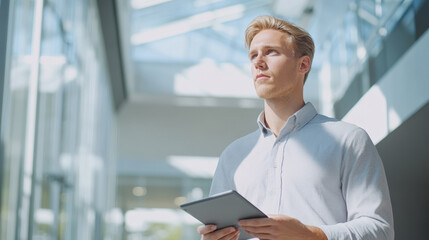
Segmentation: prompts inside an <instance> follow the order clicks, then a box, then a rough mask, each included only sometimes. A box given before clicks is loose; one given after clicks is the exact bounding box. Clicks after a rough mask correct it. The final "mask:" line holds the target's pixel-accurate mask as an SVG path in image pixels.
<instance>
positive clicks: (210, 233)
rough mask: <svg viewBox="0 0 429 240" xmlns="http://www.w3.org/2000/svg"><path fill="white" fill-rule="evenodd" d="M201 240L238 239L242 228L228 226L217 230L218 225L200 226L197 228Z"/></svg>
mask: <svg viewBox="0 0 429 240" xmlns="http://www.w3.org/2000/svg"><path fill="white" fill-rule="evenodd" d="M197 231H198V233H199V234H200V235H201V240H237V239H238V236H239V235H240V230H238V229H237V228H235V227H227V228H224V229H221V230H218V231H216V225H205V226H199V227H198V229H197Z"/></svg>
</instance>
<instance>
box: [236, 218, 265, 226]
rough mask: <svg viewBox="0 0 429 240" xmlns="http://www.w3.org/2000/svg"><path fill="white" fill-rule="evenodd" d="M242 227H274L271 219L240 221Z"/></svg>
mask: <svg viewBox="0 0 429 240" xmlns="http://www.w3.org/2000/svg"><path fill="white" fill-rule="evenodd" d="M238 225H240V227H244V226H251V227H263V226H270V225H272V219H271V218H254V219H245V220H240V221H238Z"/></svg>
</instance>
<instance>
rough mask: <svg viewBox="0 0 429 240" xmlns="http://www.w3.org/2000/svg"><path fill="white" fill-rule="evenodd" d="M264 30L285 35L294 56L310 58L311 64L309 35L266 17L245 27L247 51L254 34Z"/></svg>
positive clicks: (311, 47)
mask: <svg viewBox="0 0 429 240" xmlns="http://www.w3.org/2000/svg"><path fill="white" fill-rule="evenodd" d="M265 29H273V30H278V31H281V32H284V33H287V34H288V35H289V38H290V39H291V40H292V43H293V44H294V46H293V48H294V52H295V56H297V57H302V56H308V57H310V60H311V63H312V62H313V56H314V42H313V39H312V38H311V36H310V34H309V33H308V32H307V31H305V30H304V29H302V28H300V27H298V26H295V25H294V24H292V23H291V22H288V21H286V20H283V19H279V18H276V17H273V16H268V15H264V16H259V17H257V18H255V19H254V20H253V21H252V22H251V23H250V24H249V26H248V27H247V29H246V32H245V37H246V42H245V44H246V48H247V49H249V48H250V44H251V43H252V40H253V38H254V37H255V36H256V34H258V33H259V32H260V31H262V30H265ZM310 69H311V65H310ZM310 69H309V70H308V72H307V73H306V74H305V76H304V83H305V81H306V80H307V77H308V73H309V72H310Z"/></svg>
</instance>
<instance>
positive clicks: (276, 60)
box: [249, 29, 305, 100]
mask: <svg viewBox="0 0 429 240" xmlns="http://www.w3.org/2000/svg"><path fill="white" fill-rule="evenodd" d="M288 37H289V35H287V34H286V33H283V32H280V31H277V30H272V29H267V30H262V31H261V32H259V33H258V34H256V36H255V37H254V38H253V40H252V42H251V44H250V48H249V58H250V61H251V62H252V66H251V69H252V76H253V83H254V85H255V89H256V93H257V94H258V96H259V97H260V98H263V99H266V100H270V99H281V98H285V97H286V98H290V97H293V96H296V95H297V93H299V91H301V92H302V88H303V76H302V72H300V64H301V61H300V59H298V58H296V57H295V53H294V48H293V43H292V42H291V41H290V40H289V39H288ZM304 74H305V73H304Z"/></svg>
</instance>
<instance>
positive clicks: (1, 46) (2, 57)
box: [0, 0, 9, 232]
mask: <svg viewBox="0 0 429 240" xmlns="http://www.w3.org/2000/svg"><path fill="white" fill-rule="evenodd" d="M8 24H9V0H0V32H2V33H6V34H0V126H1V124H2V115H3V114H2V112H3V92H4V82H5V79H6V69H7V67H6V63H7V61H6V59H7V56H8V54H7V38H8V35H9V34H7V33H8V29H9V28H8ZM0 129H1V128H0ZM0 169H1V170H0V171H3V170H4V154H3V142H1V143H0ZM2 189H3V173H2V172H0V206H1V203H2V198H3V197H2ZM0 214H1V208H0ZM0 228H1V225H0ZM0 232H1V231H0Z"/></svg>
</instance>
